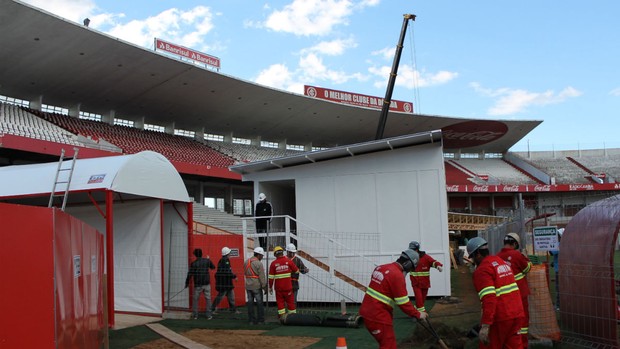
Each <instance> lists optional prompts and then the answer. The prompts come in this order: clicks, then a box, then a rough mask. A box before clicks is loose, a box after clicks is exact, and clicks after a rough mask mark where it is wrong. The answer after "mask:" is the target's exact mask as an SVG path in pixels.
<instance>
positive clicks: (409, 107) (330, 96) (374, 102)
mask: <svg viewBox="0 0 620 349" xmlns="http://www.w3.org/2000/svg"><path fill="white" fill-rule="evenodd" d="M304 95H306V96H308V97H313V98H318V99H324V100H327V101H332V102H337V103H343V104H351V105H357V106H360V107H366V108H375V109H381V108H383V98H381V97H374V96H367V95H362V94H359V93H353V92H345V91H339V90H332V89H327V88H322V87H316V86H308V85H304ZM390 110H391V111H397V112H401V113H410V114H413V103H411V102H403V101H397V100H395V99H393V100H392V101H391V102H390Z"/></svg>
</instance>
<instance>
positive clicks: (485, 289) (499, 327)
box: [467, 237, 525, 349]
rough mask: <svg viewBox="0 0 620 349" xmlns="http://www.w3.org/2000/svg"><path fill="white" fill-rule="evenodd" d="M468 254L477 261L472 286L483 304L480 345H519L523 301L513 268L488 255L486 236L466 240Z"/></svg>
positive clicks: (503, 348)
mask: <svg viewBox="0 0 620 349" xmlns="http://www.w3.org/2000/svg"><path fill="white" fill-rule="evenodd" d="M467 253H468V254H469V258H470V259H472V260H473V261H474V263H475V264H476V270H475V271H474V275H473V279H474V287H475V289H476V292H478V296H479V297H480V303H481V304H482V319H481V320H480V321H481V328H480V332H479V333H478V337H479V339H480V348H481V349H487V348H488V349H521V348H522V344H521V335H520V332H521V325H522V324H523V317H524V316H525V315H524V314H523V304H522V303H521V293H520V292H519V287H518V286H517V282H516V280H515V277H514V274H513V273H512V269H511V268H510V266H509V265H508V264H506V263H505V262H504V260H503V259H501V258H499V257H497V256H489V248H488V246H487V242H486V240H484V239H483V238H481V237H475V238H473V239H471V240H469V242H468V243H467Z"/></svg>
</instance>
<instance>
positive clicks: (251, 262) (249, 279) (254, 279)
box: [244, 246, 267, 325]
mask: <svg viewBox="0 0 620 349" xmlns="http://www.w3.org/2000/svg"><path fill="white" fill-rule="evenodd" d="M264 256H265V250H263V248H262V247H260V246H259V247H256V248H255V249H254V256H252V257H250V258H248V260H247V261H246V262H245V267H244V271H245V272H244V274H245V291H246V294H247V296H248V322H249V323H250V324H252V325H257V324H264V323H265V306H264V305H263V293H264V292H267V278H266V276H265V267H264V266H263V263H261V260H262V259H263V257H264ZM255 303H256V311H254V304H255Z"/></svg>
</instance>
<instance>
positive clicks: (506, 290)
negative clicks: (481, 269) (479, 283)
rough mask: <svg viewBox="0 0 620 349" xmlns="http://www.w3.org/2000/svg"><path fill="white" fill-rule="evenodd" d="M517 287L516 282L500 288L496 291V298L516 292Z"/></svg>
mask: <svg viewBox="0 0 620 349" xmlns="http://www.w3.org/2000/svg"><path fill="white" fill-rule="evenodd" d="M518 290H519V286H517V283H516V282H513V283H511V284H510V285H506V286H502V287H500V288H498V289H497V290H496V292H497V296H503V295H505V294H508V293H510V292H514V291H518Z"/></svg>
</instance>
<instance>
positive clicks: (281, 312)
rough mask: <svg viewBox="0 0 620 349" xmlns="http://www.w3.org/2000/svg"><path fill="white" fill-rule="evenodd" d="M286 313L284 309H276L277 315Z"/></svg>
mask: <svg viewBox="0 0 620 349" xmlns="http://www.w3.org/2000/svg"><path fill="white" fill-rule="evenodd" d="M285 313H286V309H284V308H282V309H278V315H284V314H285Z"/></svg>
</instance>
